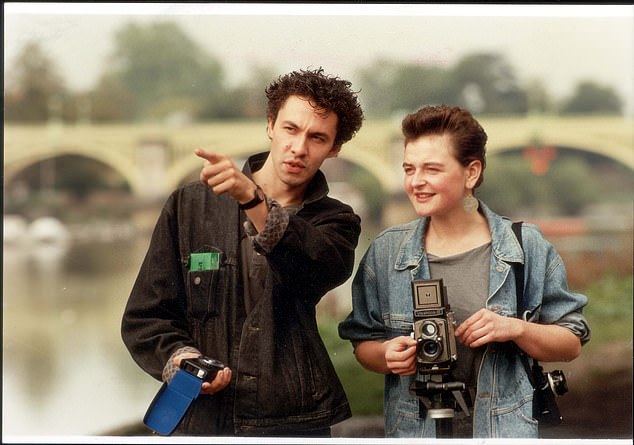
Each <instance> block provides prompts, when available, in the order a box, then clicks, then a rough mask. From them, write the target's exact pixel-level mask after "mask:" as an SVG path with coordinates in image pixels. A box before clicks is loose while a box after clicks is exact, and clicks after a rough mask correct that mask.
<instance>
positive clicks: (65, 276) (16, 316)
mask: <svg viewBox="0 0 634 445" xmlns="http://www.w3.org/2000/svg"><path fill="white" fill-rule="evenodd" d="M630 227H631V226H630ZM629 233H630V235H629V240H630V241H628V242H627V243H624V242H623V238H622V235H620V236H618V237H616V238H614V239H610V240H608V241H610V242H607V241H606V240H602V241H601V242H600V243H599V242H597V241H596V240H595V242H593V245H595V246H596V245H598V244H600V245H602V249H607V250H611V249H613V248H616V249H618V247H616V246H618V245H621V248H622V247H623V245H625V246H626V248H627V250H629V251H630V252H631V229H630V231H629ZM83 239H84V240H85V239H86V238H85V237H84V238H83ZM371 239H372V235H364V236H362V240H361V242H360V247H359V251H358V256H359V257H360V256H361V253H362V252H363V251H364V250H365V247H367V246H366V245H367V242H369V240H371ZM574 241H575V242H574V243H573V244H575V245H577V246H579V245H580V242H579V239H576V240H574ZM148 242H149V235H147V234H146V235H139V234H137V235H136V236H133V237H131V238H129V239H126V240H124V241H109V242H105V241H96V242H90V243H89V242H86V241H82V242H75V243H73V244H71V245H69V246H68V247H67V248H65V249H59V248H57V247H55V246H54V245H52V246H51V245H40V246H37V247H36V246H32V245H27V246H24V245H7V244H6V243H5V244H4V246H3V307H2V317H3V364H2V365H3V370H2V371H3V382H2V405H3V406H2V408H3V417H2V434H3V439H5V438H6V437H9V438H11V437H18V436H77V435H82V436H83V435H101V434H108V433H110V432H111V431H113V430H115V429H117V428H121V427H123V426H126V425H130V424H134V423H138V422H140V421H141V420H142V418H143V415H144V414H145V411H146V409H147V407H148V405H149V404H150V402H151V400H152V398H153V397H154V394H155V393H156V391H158V389H159V387H160V382H158V381H156V380H154V379H152V378H151V377H149V376H148V375H147V374H145V373H144V372H143V371H141V369H140V368H139V367H138V366H137V365H136V364H135V363H134V362H133V361H132V359H131V357H130V355H129V353H128V351H127V350H126V349H125V347H124V345H123V342H122V340H121V335H120V322H121V315H122V313H123V309H124V306H125V304H126V301H127V298H128V295H129V292H130V289H131V288H132V285H133V283H134V279H135V278H136V274H137V272H138V269H139V266H140V264H141V261H142V260H143V257H144V255H145V252H146V249H147V246H148ZM558 244H559V245H560V246H561V247H563V243H558ZM608 246H611V247H608ZM344 286H349V283H346V284H345V285H344ZM340 295H347V296H349V289H346V290H343V291H341V292H340ZM346 301H348V300H346ZM340 309H341V308H340Z"/></svg>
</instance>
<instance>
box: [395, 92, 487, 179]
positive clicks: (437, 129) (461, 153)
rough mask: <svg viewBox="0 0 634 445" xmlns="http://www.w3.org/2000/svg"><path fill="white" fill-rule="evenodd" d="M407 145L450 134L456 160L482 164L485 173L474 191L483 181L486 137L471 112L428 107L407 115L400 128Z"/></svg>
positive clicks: (465, 164)
mask: <svg viewBox="0 0 634 445" xmlns="http://www.w3.org/2000/svg"><path fill="white" fill-rule="evenodd" d="M401 127H402V130H403V136H405V144H407V143H408V142H411V141H413V140H415V139H418V138H419V137H421V136H425V135H430V134H437V135H442V134H447V135H449V136H450V137H451V140H452V141H453V148H454V156H455V158H456V159H457V160H458V162H460V164H461V165H463V166H465V167H466V166H467V165H469V163H470V162H471V161H476V160H477V161H480V162H481V163H482V173H481V174H480V178H478V182H477V183H476V185H475V187H478V186H479V185H480V184H482V181H483V180H484V169H485V167H486V143H487V134H486V133H485V131H484V129H483V128H482V126H481V125H480V124H479V123H478V121H477V120H475V118H474V117H473V116H472V115H471V113H470V112H468V111H467V110H464V109H462V108H459V107H452V106H448V105H433V106H425V107H423V108H421V109H419V110H418V111H417V112H415V113H412V114H408V115H407V116H405V118H404V119H403V122H402V124H401Z"/></svg>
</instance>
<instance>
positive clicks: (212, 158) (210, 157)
mask: <svg viewBox="0 0 634 445" xmlns="http://www.w3.org/2000/svg"><path fill="white" fill-rule="evenodd" d="M194 154H195V155H196V156H198V157H199V158H203V159H205V160H207V161H209V162H211V163H214V162H218V160H219V159H220V155H218V154H216V153H213V152H211V151H205V150H203V149H202V148H196V149H195V150H194Z"/></svg>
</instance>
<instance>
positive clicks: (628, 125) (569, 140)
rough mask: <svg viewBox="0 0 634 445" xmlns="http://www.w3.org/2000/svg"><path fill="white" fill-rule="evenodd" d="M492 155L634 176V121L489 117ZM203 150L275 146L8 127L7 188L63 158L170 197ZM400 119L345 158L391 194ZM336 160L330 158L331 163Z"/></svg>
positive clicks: (191, 134)
mask: <svg viewBox="0 0 634 445" xmlns="http://www.w3.org/2000/svg"><path fill="white" fill-rule="evenodd" d="M479 120H480V122H481V123H482V125H483V127H484V128H485V130H486V132H487V134H488V136H489V142H488V145H487V150H488V154H489V155H495V154H496V153H500V152H503V151H508V150H517V149H523V148H527V147H537V148H540V147H541V148H543V147H565V148H568V149H576V150H581V151H586V152H591V153H595V154H598V155H601V156H605V157H608V158H611V159H613V160H615V161H617V162H619V163H621V164H624V165H626V166H627V167H629V168H630V169H631V170H633V171H634V124H633V120H632V118H631V117H628V118H626V117H597V116H592V117H575V118H562V117H554V116H532V117H522V118H517V117H508V118H481V119H479ZM196 147H202V148H205V149H209V150H215V151H218V152H223V153H226V154H228V155H230V156H232V157H234V158H235V159H241V158H244V157H246V156H247V155H249V154H251V153H255V152H257V151H262V150H266V149H268V138H267V136H266V124H265V121H264V120H261V121H260V120H258V121H235V122H216V123H207V124H195V125H189V126H183V127H169V126H167V125H150V124H139V125H133V124H122V125H91V124H78V125H62V124H60V123H49V124H46V125H40V126H28V125H5V126H4V181H5V182H4V184H5V186H6V185H7V184H9V183H10V181H11V180H12V178H13V177H15V175H16V174H17V173H19V172H20V171H21V170H22V169H24V168H26V167H28V166H30V165H33V164H36V163H39V162H42V161H46V160H48V159H51V158H55V157H59V156H63V155H69V154H72V155H80V156H85V157H87V158H90V159H94V160H97V161H100V162H103V163H104V164H106V165H108V166H110V167H111V168H113V169H114V170H115V171H117V172H119V173H120V174H121V175H122V176H123V177H124V178H125V179H126V181H127V182H128V183H129V185H130V189H131V190H132V192H133V193H134V194H135V195H136V196H137V197H140V198H157V197H161V196H165V195H166V194H167V193H169V191H171V190H172V189H173V188H175V187H176V186H178V185H179V184H180V183H181V182H182V181H183V180H184V179H186V178H187V177H188V176H190V175H192V173H194V172H197V171H198V169H199V168H200V166H201V163H202V161H201V160H200V159H199V158H197V157H196V156H195V155H194V154H193V150H194V148H196ZM402 150H403V145H402V137H401V134H400V120H398V119H397V120H368V121H366V122H365V123H364V125H363V128H362V129H361V131H360V132H359V134H358V135H357V136H356V137H355V138H354V139H353V140H352V141H350V142H348V143H347V144H345V145H344V147H343V149H342V151H341V153H340V158H343V159H345V160H347V161H350V162H352V163H354V164H356V165H359V166H361V167H363V168H365V169H366V170H368V171H369V172H371V173H372V174H373V175H374V176H375V177H376V178H377V179H378V180H379V182H380V183H381V185H382V186H383V188H384V189H385V191H387V192H393V191H397V190H400V189H401V187H402V179H401V178H402V171H401V167H400V163H401V160H402ZM328 162H330V161H328Z"/></svg>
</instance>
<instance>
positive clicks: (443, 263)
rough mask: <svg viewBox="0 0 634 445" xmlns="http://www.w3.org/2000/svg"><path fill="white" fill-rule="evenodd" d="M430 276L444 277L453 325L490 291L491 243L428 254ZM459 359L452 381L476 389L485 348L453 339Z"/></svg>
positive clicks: (484, 301) (478, 303)
mask: <svg viewBox="0 0 634 445" xmlns="http://www.w3.org/2000/svg"><path fill="white" fill-rule="evenodd" d="M428 258H429V269H430V273H431V277H432V279H439V278H442V279H443V283H444V285H445V287H446V288H447V301H448V302H449V305H450V307H451V310H452V311H453V312H454V316H455V319H456V324H458V325H459V324H460V323H462V322H463V321H465V320H466V319H467V318H469V317H470V316H471V315H472V314H474V313H475V312H477V311H478V310H479V309H481V308H483V307H484V306H485V304H486V299H487V297H488V294H489V264H490V260H491V243H490V242H489V243H486V244H483V245H482V246H479V247H476V248H475V249H472V250H469V251H467V252H462V253H459V254H457V255H451V256H448V257H442V258H441V257H437V256H435V255H432V254H428ZM456 347H457V350H458V361H457V363H456V368H455V369H454V371H453V372H452V375H453V378H454V379H455V380H458V381H461V382H464V383H465V384H466V385H467V387H469V388H475V386H476V383H477V375H478V368H479V367H480V360H481V359H482V354H483V352H484V347H480V348H477V349H472V348H469V347H468V346H464V345H463V344H462V343H460V342H459V341H456Z"/></svg>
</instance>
